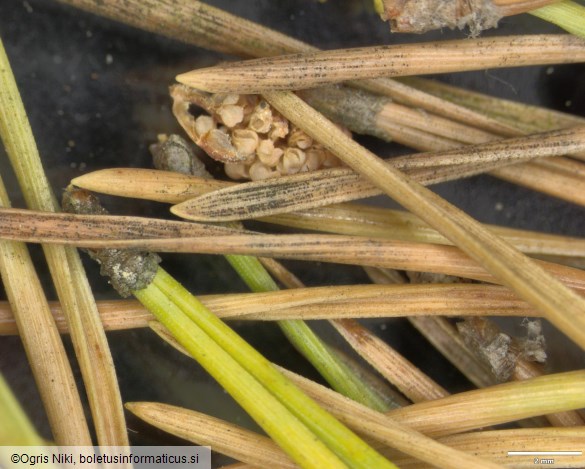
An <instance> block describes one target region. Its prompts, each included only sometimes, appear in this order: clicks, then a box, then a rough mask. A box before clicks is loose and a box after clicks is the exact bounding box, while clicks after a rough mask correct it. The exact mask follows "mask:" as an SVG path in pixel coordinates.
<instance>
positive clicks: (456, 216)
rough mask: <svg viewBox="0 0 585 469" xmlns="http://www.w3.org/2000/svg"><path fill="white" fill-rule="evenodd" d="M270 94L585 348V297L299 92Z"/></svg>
mask: <svg viewBox="0 0 585 469" xmlns="http://www.w3.org/2000/svg"><path fill="white" fill-rule="evenodd" d="M264 96H265V98H266V99H267V100H268V101H269V102H270V103H271V104H272V105H273V106H274V107H275V108H276V109H277V110H279V111H280V112H281V113H282V114H283V115H284V116H285V117H286V118H287V119H289V120H290V121H291V122H293V123H295V124H296V125H298V126H299V127H300V128H301V129H303V130H304V131H305V132H306V133H308V134H309V135H311V136H312V137H313V138H315V139H316V140H317V141H319V142H321V143H322V144H323V145H324V146H325V147H326V148H328V149H329V150H330V151H331V152H332V153H334V154H335V155H336V156H338V157H339V158H340V159H342V160H343V161H344V162H345V163H346V164H348V165H349V166H351V167H352V168H353V169H354V170H355V171H356V172H358V173H360V174H362V175H364V176H366V177H367V178H368V179H370V180H371V181H372V182H373V183H374V184H375V185H377V186H378V187H380V188H381V189H383V190H384V192H385V193H386V194H388V195H389V196H391V197H392V198H393V199H395V200H396V201H397V202H399V203H400V204H401V205H403V206H404V207H405V208H406V209H408V210H410V211H412V212H413V213H415V214H417V215H418V216H420V217H421V218H422V219H423V220H425V221H426V222H427V223H428V224H429V225H431V226H433V228H435V229H437V230H438V231H439V232H441V234H443V235H444V236H446V237H447V238H449V239H450V240H451V241H452V242H453V243H454V244H455V245H456V246H458V247H459V248H461V249H462V250H463V251H464V252H465V253H466V254H468V255H469V256H471V257H472V258H474V259H475V260H476V261H477V262H478V263H479V264H480V265H482V266H483V267H484V268H486V270H488V271H489V272H490V273H492V274H493V275H494V276H495V277H496V278H498V280H499V281H501V282H502V283H503V284H504V285H506V286H508V287H510V288H511V289H512V290H514V291H515V292H516V293H518V295H519V296H520V297H521V298H523V299H525V300H526V301H528V302H529V303H531V304H532V305H534V306H535V307H536V308H538V309H540V310H541V311H543V312H544V313H545V317H546V318H547V319H548V320H549V321H551V322H552V323H553V324H554V325H555V326H557V327H558V328H559V329H560V330H561V331H563V332H564V333H565V334H566V335H567V336H569V337H571V338H572V339H573V340H574V341H575V342H576V343H578V344H579V345H580V346H581V347H582V348H585V300H583V299H582V298H581V297H579V296H578V295H576V294H575V293H574V292H573V291H571V290H569V289H568V288H566V287H565V286H564V285H563V284H562V283H561V282H559V281H558V280H556V279H555V278H554V277H552V276H551V275H549V274H547V273H546V272H545V271H544V270H542V269H541V268H540V267H538V266H537V265H536V263H535V262H533V261H531V260H530V259H529V258H527V257H526V256H524V255H522V254H521V253H520V252H519V251H517V250H516V249H514V248H513V247H512V246H510V245H509V244H508V243H506V242H505V241H503V240H502V239H500V238H498V237H497V236H495V235H493V234H491V233H489V232H488V231H486V230H485V229H484V228H483V227H482V226H481V225H480V224H479V223H478V222H476V221H475V220H473V219H472V218H471V217H469V216H467V215H465V214H464V213H463V212H461V211H460V210H458V209H456V208H455V207H453V206H452V205H450V204H449V203H447V202H446V201H445V200H443V199H441V198H440V197H438V196H437V195H435V194H434V193H432V192H431V191H429V190H427V189H425V188H424V187H422V186H420V185H418V184H417V183H416V182H413V181H412V180H409V179H408V178H407V177H405V176H404V175H402V174H401V173H400V172H399V171H396V170H394V169H392V168H389V167H388V166H387V165H385V164H384V163H383V162H382V160H380V159H379V158H377V157H376V156H375V155H374V154H372V153H371V152H369V151H368V150H366V149H365V148H363V147H361V146H360V145H359V144H357V143H355V142H354V141H353V140H351V139H350V138H348V137H347V136H346V135H345V134H343V132H341V131H339V129H338V128H337V127H336V126H335V124H333V123H331V122H330V121H328V120H327V119H325V118H324V117H323V116H322V115H320V114H319V113H318V112H316V111H315V110H313V109H312V108H310V106H308V105H307V104H305V103H304V102H303V101H302V100H300V99H299V98H298V97H296V96H295V95H294V94H292V93H290V92H270V93H265V95H264Z"/></svg>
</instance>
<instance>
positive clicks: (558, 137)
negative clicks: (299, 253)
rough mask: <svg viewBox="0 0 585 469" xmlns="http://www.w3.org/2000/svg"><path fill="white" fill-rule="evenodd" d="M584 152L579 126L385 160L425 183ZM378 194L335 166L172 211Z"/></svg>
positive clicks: (254, 213) (317, 202)
mask: <svg viewBox="0 0 585 469" xmlns="http://www.w3.org/2000/svg"><path fill="white" fill-rule="evenodd" d="M320 137H321V138H323V136H322V135H321V136H320ZM346 138H347V137H346ZM348 141H349V140H348ZM584 149H585V127H583V126H580V127H575V128H572V129H565V130H556V131H552V132H545V133H541V134H534V135H530V136H527V137H519V138H514V139H507V140H500V141H494V142H489V143H483V144H479V145H474V146H469V147H462V148H456V149H454V150H446V151H440V152H433V153H422V154H413V155H407V156H401V157H398V158H392V159H390V160H386V166H387V167H388V168H397V169H401V170H403V171H405V172H406V173H407V174H409V175H410V176H411V177H412V178H413V179H414V180H416V181H418V182H420V183H422V184H425V185H428V184H434V183H437V182H443V181H446V180H450V179H457V178H460V177H462V176H468V175H471V174H477V173H481V172H484V171H485V170H488V169H493V168H495V167H498V166H502V165H508V164H511V163H513V162H517V161H519V160H522V159H532V158H537V157H546V156H554V155H563V154H567V153H571V152H573V151H582V150H584ZM82 177H83V176H82ZM80 184H81V182H80ZM381 192H382V190H381V189H380V188H379V187H376V185H375V184H373V183H372V181H370V180H368V179H367V178H364V177H362V176H360V175H359V172H357V171H355V172H354V171H352V170H351V169H349V168H336V169H330V170H326V171H319V172H316V173H315V174H304V173H303V174H296V175H289V176H283V177H280V178H276V179H269V180H267V181H255V182H249V183H245V184H239V185H234V186H231V187H225V188H223V189H220V190H219V191H218V192H217V193H214V192H211V193H206V194H203V195H200V196H199V197H196V198H194V199H192V200H188V201H186V202H183V203H181V204H179V205H176V206H174V207H173V208H172V209H171V211H172V212H173V213H175V214H176V215H178V216H180V217H182V218H187V219H191V220H202V221H226V220H240V219H245V218H257V217H263V216H269V215H274V214H276V213H282V212H291V211H297V210H304V209H307V208H313V207H317V206H323V205H330V204H332V203H339V202H345V201H348V200H355V199H358V198H364V197H370V196H373V195H378V194H380V193H381Z"/></svg>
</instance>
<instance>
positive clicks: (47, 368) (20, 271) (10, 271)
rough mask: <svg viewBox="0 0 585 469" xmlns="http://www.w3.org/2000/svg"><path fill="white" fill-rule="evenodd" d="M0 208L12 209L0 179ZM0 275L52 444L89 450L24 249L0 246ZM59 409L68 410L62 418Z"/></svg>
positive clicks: (67, 370)
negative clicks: (47, 422) (33, 379)
mask: <svg viewBox="0 0 585 469" xmlns="http://www.w3.org/2000/svg"><path fill="white" fill-rule="evenodd" d="M0 205H1V206H4V207H7V206H10V201H9V199H8V194H7V193H6V189H5V187H4V182H3V181H2V179H1V178H0ZM0 273H1V274H2V282H3V285H4V289H5V290H6V294H7V296H8V298H9V303H6V302H4V305H5V310H6V312H8V311H10V310H11V311H12V312H13V313H14V315H13V316H12V314H10V317H11V319H12V326H13V331H12V333H13V334H18V335H19V336H20V338H21V339H22V344H23V346H24V349H25V351H26V354H27V356H28V357H29V362H30V367H31V371H32V373H33V375H34V377H35V382H36V385H37V388H38V390H39V393H40V396H41V400H42V402H43V406H44V409H45V412H46V413H47V417H48V420H49V425H50V427H51V432H52V436H53V438H54V440H55V442H56V443H57V444H58V445H64V446H91V444H92V442H91V436H90V433H89V428H88V426H87V422H86V419H85V415H84V413H83V407H82V404H81V399H80V396H79V392H78V390H77V385H76V383H75V378H74V377H73V371H72V370H71V365H70V364H69V358H68V357H67V353H66V351H65V347H64V346H63V342H62V341H61V338H60V337H59V332H58V330H57V325H56V324H55V319H54V318H53V317H52V316H51V311H50V309H49V305H48V303H47V298H46V297H45V293H44V291H43V287H42V285H41V283H40V280H39V277H38V276H37V273H36V271H35V268H34V266H33V262H32V259H31V258H30V255H29V252H28V250H27V248H26V246H25V245H24V244H23V243H17V242H11V241H5V240H2V241H0ZM23 279H26V282H23ZM9 305H10V306H9ZM61 316H62V315H61ZM2 322H3V321H2V320H1V319H0V323H2ZM16 326H18V327H16ZM63 408H66V409H67V413H66V414H65V413H63ZM2 443H3V444H6V443H7V442H6V441H3V442H2Z"/></svg>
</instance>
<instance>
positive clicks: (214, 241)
mask: <svg viewBox="0 0 585 469" xmlns="http://www.w3.org/2000/svg"><path fill="white" fill-rule="evenodd" d="M43 217H44V214H42V213H38V214H35V216H34V217H31V218H30V226H28V224H27V225H22V224H21V225H18V226H16V227H13V228H11V230H7V231H5V232H3V233H2V236H3V237H4V238H6V239H12V240H17V241H26V242H41V243H48V244H65V245H71V246H78V247H84V248H94V249H99V248H113V249H125V248H139V249H143V250H152V251H160V252H198V253H208V254H224V255H225V254H244V255H254V256H260V257H276V258H285V259H300V260H317V261H323V262H335V263H342V264H356V265H366V266H372V267H383V268H395V269H400V270H414V271H419V272H437V273H444V274H448V275H454V276H457V277H465V278H472V279H475V280H481V281H486V282H490V283H499V281H498V280H497V279H496V278H495V277H494V276H492V275H490V274H489V273H488V272H486V271H485V269H483V268H482V267H481V266H479V265H478V264H477V263H476V262H475V261H473V260H472V259H470V258H469V257H468V256H467V255H465V254H464V253H463V252H462V251H461V250H460V249H458V248H456V247H452V246H441V245H432V244H422V243H407V242H403V241H392V240H388V239H381V238H367V237H355V236H334V235H310V234H298V235H265V234H256V233H255V234H248V233H246V232H243V233H244V234H229V235H220V234H218V233H216V234H214V235H209V234H206V235H199V236H196V237H180V238H173V237H171V238H164V237H158V236H157V237H156V238H143V237H142V236H138V237H135V236H134V237H132V236H130V237H129V236H128V235H127V234H125V235H121V236H120V235H118V234H116V233H114V235H113V236H112V234H111V233H107V225H105V224H102V228H103V230H104V231H105V232H102V233H101V234H100V235H93V236H92V235H89V236H88V237H85V236H84V237H81V238H80V237H79V236H77V235H75V234H74V233H75V230H76V229H77V228H78V227H79V226H80V225H79V224H78V223H77V222H75V221H74V220H71V219H70V220H68V221H66V220H65V219H63V220H62V221H61V225H60V230H55V228H54V227H50V228H47V227H46V226H45V227H43V226H42V222H40V223H38V221H39V220H42V218H43ZM66 217H73V216H72V215H63V218H66ZM99 218H100V217H97V218H96V219H95V221H96V222H99ZM123 218H125V217H122V218H120V220H119V221H121V222H122V223H123V221H122V220H123ZM132 218H134V217H131V219H132ZM35 220H37V222H35ZM137 220H140V219H134V222H136V221H137ZM142 223H144V224H148V223H150V221H149V219H142ZM33 226H34V227H35V230H31V227H33ZM114 226H115V225H114ZM36 228H38V229H36ZM214 229H215V228H214ZM71 233H73V235H72V234H71ZM532 262H533V263H534V264H536V265H539V266H540V267H541V268H543V269H545V270H546V271H548V272H549V273H550V274H552V275H554V276H556V277H557V278H558V279H560V280H561V281H562V282H564V283H566V285H567V286H569V287H571V288H574V289H577V290H582V289H585V273H583V271H581V270H579V269H574V268H570V267H565V266H562V265H558V264H553V263H550V262H543V261H532Z"/></svg>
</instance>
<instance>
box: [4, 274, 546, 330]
mask: <svg viewBox="0 0 585 469" xmlns="http://www.w3.org/2000/svg"><path fill="white" fill-rule="evenodd" d="M198 298H199V299H200V300H201V302H202V303H203V304H204V305H205V306H207V307H208V308H209V309H211V310H212V311H214V313H215V314H216V315H217V316H218V317H220V318H222V319H228V320H229V319H237V320H246V321H276V320H283V319H306V320H310V319H339V318H368V317H369V318H371V317H405V316H418V315H423V316H434V315H440V316H468V315H473V316H475V315H478V316H484V315H488V316H517V317H525V316H535V315H538V312H537V311H534V310H533V309H532V308H530V307H529V306H528V304H526V302H524V301H522V300H520V299H519V298H517V297H516V296H515V295H514V294H513V293H511V292H510V291H509V290H508V289H506V288H504V287H500V286H495V285H475V284H461V285H442V284H438V285H424V286H418V285H400V286H398V285H394V286H374V285H347V286H331V287H312V288H303V289H295V290H294V291H293V290H282V291H277V292H267V293H234V294H223V295H202V296H200V297H198ZM49 304H50V308H51V312H52V314H53V316H54V318H55V321H56V323H57V328H58V330H59V332H61V333H66V332H68V328H67V324H66V322H65V319H64V317H63V312H62V310H61V306H60V305H59V303H58V302H50V303H49ZM97 305H98V309H99V312H100V317H101V320H102V323H103V325H104V328H105V329H106V330H108V331H111V330H122V329H133V328H139V327H146V326H147V325H148V321H150V320H152V319H153V317H152V315H151V314H150V313H148V311H146V310H145V309H144V308H143V307H142V306H140V304H139V303H137V302H135V301H132V300H111V301H98V302H97ZM16 333H17V328H16V323H15V320H14V316H13V314H12V311H11V309H10V307H9V305H8V303H7V302H0V335H12V334H16Z"/></svg>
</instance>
